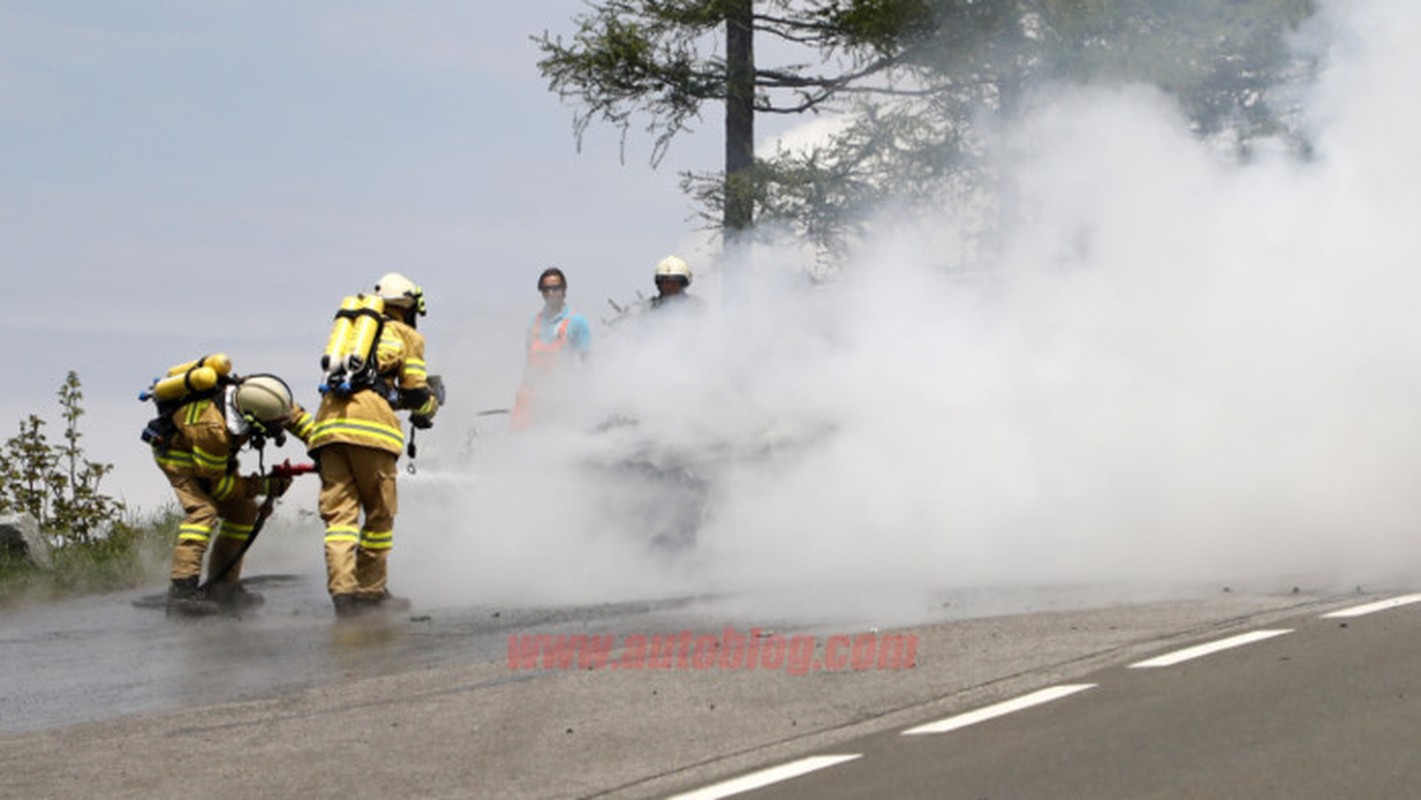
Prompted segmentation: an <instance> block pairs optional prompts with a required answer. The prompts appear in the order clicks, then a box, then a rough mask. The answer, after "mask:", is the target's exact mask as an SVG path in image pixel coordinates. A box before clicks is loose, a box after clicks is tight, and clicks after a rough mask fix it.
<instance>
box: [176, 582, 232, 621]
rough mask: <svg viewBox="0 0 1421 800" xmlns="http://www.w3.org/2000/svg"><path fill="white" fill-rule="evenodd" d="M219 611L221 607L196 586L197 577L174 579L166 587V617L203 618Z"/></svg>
mask: <svg viewBox="0 0 1421 800" xmlns="http://www.w3.org/2000/svg"><path fill="white" fill-rule="evenodd" d="M218 611H221V607H220V606H218V605H217V604H216V603H214V602H212V600H211V599H210V598H209V597H208V596H207V593H206V592H204V591H202V589H201V588H200V587H199V586H198V585H197V576H196V575H193V576H190V577H187V578H174V579H173V583H172V585H171V586H169V587H168V607H167V612H168V616H170V617H172V616H183V617H205V616H208V615H211V614H216V613H217V612H218Z"/></svg>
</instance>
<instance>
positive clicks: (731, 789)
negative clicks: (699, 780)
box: [668, 753, 863, 800]
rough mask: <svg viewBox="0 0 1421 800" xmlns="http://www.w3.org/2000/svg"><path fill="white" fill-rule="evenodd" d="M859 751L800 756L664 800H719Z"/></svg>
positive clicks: (831, 763)
mask: <svg viewBox="0 0 1421 800" xmlns="http://www.w3.org/2000/svg"><path fill="white" fill-rule="evenodd" d="M862 756H863V754H862V753H851V754H848V755H839V756H812V757H810V758H801V759H800V760H798V761H791V762H789V763H788V764H781V765H779V766H778V767H770V768H769V769H762V770H760V771H759V772H752V773H750V774H749V775H741V776H740V777H738V778H733V779H731V780H728V781H723V782H721V783H717V784H714V785H712V786H707V787H705V788H703V789H696V790H695V791H693V792H686V793H685V794H678V795H676V796H674V797H671V798H668V800H719V798H722V797H730V796H731V795H737V794H740V793H741V792H748V791H750V790H751V789H760V788H763V787H766V786H769V785H770V784H772V783H779V782H780V781H787V780H789V779H790V778H798V777H799V776H800V775H806V774H808V773H810V772H814V771H816V770H821V769H824V768H825V767H832V766H834V765H835V764H842V763H843V762H845V761H853V760H854V759H856V758H861V757H862Z"/></svg>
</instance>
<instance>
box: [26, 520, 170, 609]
mask: <svg viewBox="0 0 1421 800" xmlns="http://www.w3.org/2000/svg"><path fill="white" fill-rule="evenodd" d="M181 520H182V512H181V511H179V510H178V509H177V508H176V507H168V508H163V509H160V510H158V511H156V512H152V513H150V514H149V515H148V516H146V517H144V518H141V519H133V518H125V519H124V520H123V521H121V522H117V523H115V524H114V525H113V527H112V528H111V529H110V532H109V535H108V536H106V537H104V538H102V539H96V540H93V541H88V542H78V543H68V544H65V545H63V546H61V547H58V548H56V549H55V550H54V551H53V552H52V553H51V556H50V558H51V562H52V563H51V566H50V567H48V568H40V567H37V566H35V565H34V564H33V563H32V562H31V561H29V560H27V559H15V558H12V557H10V556H8V555H6V554H4V553H0V605H6V604H14V603H20V602H26V601H45V600H53V599H59V598H64V597H71V596H74V595H79V594H85V593H90V592H106V591H114V590H118V589H131V588H133V587H135V586H141V585H143V584H147V583H151V582H152V581H153V580H154V579H155V578H157V577H160V576H162V575H163V574H165V573H166V569H167V564H168V559H169V557H170V554H171V552H172V548H173V542H174V541H175V540H176V539H177V530H178V523H179V522H181Z"/></svg>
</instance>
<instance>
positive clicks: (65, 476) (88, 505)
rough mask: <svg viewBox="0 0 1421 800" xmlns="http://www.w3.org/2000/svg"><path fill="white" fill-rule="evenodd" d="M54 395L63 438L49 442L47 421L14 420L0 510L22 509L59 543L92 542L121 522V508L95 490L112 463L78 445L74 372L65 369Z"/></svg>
mask: <svg viewBox="0 0 1421 800" xmlns="http://www.w3.org/2000/svg"><path fill="white" fill-rule="evenodd" d="M58 394H59V405H60V408H61V409H62V416H63V418H64V432H63V439H64V443H63V444H53V443H51V442H50V441H49V439H48V437H47V436H46V435H45V432H44V426H45V425H46V424H48V423H46V422H45V421H44V420H43V419H41V418H40V417H39V416H38V415H35V414H31V415H29V416H28V417H27V418H25V419H24V420H22V421H21V422H20V430H19V433H18V434H16V435H15V436H12V437H11V438H10V439H9V440H7V441H6V442H5V444H4V448H3V461H0V513H4V512H12V511H23V512H28V513H29V514H30V515H31V516H33V517H34V518H35V520H36V521H37V522H38V523H39V527H40V530H41V531H42V532H43V533H44V534H45V535H46V536H47V537H48V538H49V539H50V540H51V541H52V542H55V543H56V544H58V545H59V546H61V547H62V546H64V545H87V544H94V543H96V542H98V541H100V540H101V539H103V538H104V535H105V534H108V533H109V532H110V530H111V529H114V528H115V527H116V526H118V525H119V524H120V523H121V521H122V518H123V515H124V513H125V511H126V509H125V508H124V505H123V503H121V502H119V501H117V500H115V499H113V498H112V497H109V496H108V495H105V494H103V493H102V492H101V491H100V490H99V484H100V483H101V482H102V481H103V479H104V476H106V475H108V474H109V472H111V471H112V470H113V466H112V465H110V464H100V463H96V462H93V461H89V460H88V459H86V458H85V457H84V451H83V448H81V447H80V445H79V439H80V438H81V437H82V436H83V434H82V433H81V432H80V431H79V418H80V417H82V416H83V415H84V408H83V406H82V401H83V399H84V393H83V391H82V390H81V387H80V383H79V376H78V374H77V373H75V372H73V371H70V372H69V374H68V376H67V377H66V378H65V381H64V385H63V386H61V387H60V388H59V392H58Z"/></svg>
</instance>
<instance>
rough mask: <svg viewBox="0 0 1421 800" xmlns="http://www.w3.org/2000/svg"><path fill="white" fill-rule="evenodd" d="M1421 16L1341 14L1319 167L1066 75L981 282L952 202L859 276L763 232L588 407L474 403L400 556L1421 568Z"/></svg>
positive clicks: (628, 580) (943, 584) (602, 354)
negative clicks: (804, 270) (1008, 229)
mask: <svg viewBox="0 0 1421 800" xmlns="http://www.w3.org/2000/svg"><path fill="white" fill-rule="evenodd" d="M1418 35H1421V11H1418V10H1417V9H1416V8H1415V7H1414V5H1412V4H1409V3H1408V2H1405V0H1368V1H1367V2H1349V3H1341V2H1336V3H1331V4H1325V5H1324V8H1323V11H1322V12H1321V13H1320V14H1319V16H1318V18H1317V19H1315V20H1314V21H1312V22H1310V23H1309V25H1308V27H1307V29H1306V30H1305V31H1304V32H1303V34H1302V35H1301V36H1300V37H1299V40H1298V46H1300V47H1311V48H1317V50H1318V53H1319V55H1321V56H1322V57H1323V58H1324V59H1325V64H1326V66H1325V71H1324V73H1323V75H1322V77H1321V80H1320V82H1319V83H1318V84H1317V85H1316V86H1313V87H1309V88H1308V89H1307V94H1306V97H1305V104H1304V109H1305V113H1306V115H1307V119H1308V122H1309V125H1310V126H1311V135H1312V137H1313V140H1314V142H1315V143H1316V151H1315V158H1314V159H1312V160H1310V161H1308V162H1302V161H1299V160H1297V159H1295V158H1292V157H1290V156H1288V155H1286V154H1284V153H1283V152H1282V151H1281V148H1279V150H1278V151H1277V152H1270V151H1269V150H1268V149H1267V148H1264V149H1263V150H1262V151H1261V152H1260V154H1259V155H1258V157H1257V158H1255V159H1254V160H1252V161H1250V162H1249V163H1247V164H1240V163H1237V162H1236V161H1235V160H1233V159H1232V158H1231V157H1230V156H1229V155H1228V154H1226V153H1222V152H1220V151H1219V150H1218V149H1217V148H1216V147H1214V146H1211V145H1210V144H1207V143H1204V142H1200V141H1199V140H1198V139H1196V138H1194V137H1192V136H1190V134H1189V133H1188V130H1187V126H1186V123H1185V121H1184V120H1183V118H1182V117H1181V116H1180V115H1179V114H1178V113H1177V111H1176V110H1175V109H1174V108H1173V107H1172V106H1171V104H1170V102H1169V100H1168V99H1167V98H1166V97H1164V96H1163V95H1161V94H1159V93H1157V92H1154V91H1153V90H1150V89H1147V88H1143V87H1111V88H1100V87H1060V88H1058V89H1056V90H1055V91H1054V92H1053V93H1051V94H1050V96H1043V97H1041V98H1040V99H1039V102H1037V103H1035V104H1033V109H1034V110H1033V111H1032V112H1031V113H1030V114H1028V115H1026V116H1025V117H1023V118H1022V119H1021V120H1019V121H1018V122H1017V123H1016V124H1014V125H1013V126H1012V127H1011V128H1010V129H1009V130H1003V131H1001V132H1000V135H999V136H998V137H997V141H998V142H999V144H1000V147H999V152H998V153H997V157H999V158H1000V159H1001V163H1002V164H1003V166H1004V167H1005V169H1006V170H1007V171H1008V172H1009V174H1010V175H1012V176H1013V178H1014V182H1015V194H1016V196H1017V199H1018V202H1019V206H1020V207H1019V211H1020V212H1021V219H1022V220H1023V222H1022V223H1021V224H1020V225H1019V227H1017V228H1016V230H1015V233H1014V234H1013V235H1012V237H1011V238H1010V240H1009V241H1008V242H1006V243H1005V246H1004V247H1003V249H1002V250H1001V252H1000V253H999V254H998V255H997V256H995V257H994V258H993V260H992V262H991V263H989V264H984V265H983V267H984V269H982V270H980V271H975V272H973V273H971V274H969V275H962V274H951V273H949V272H947V271H944V270H943V269H942V268H941V264H942V263H943V262H944V261H945V260H946V259H945V258H944V256H943V252H944V248H946V247H948V246H949V245H947V244H944V242H950V241H953V240H954V229H955V220H956V219H959V218H960V217H961V214H960V210H959V209H952V208H944V209H942V213H941V215H940V217H938V218H936V219H928V220H925V221H921V224H914V225H909V224H904V223H903V222H902V221H901V220H898V221H897V222H896V223H895V224H892V225H889V224H888V223H887V222H886V221H885V223H884V225H883V226H882V228H883V229H884V230H885V234H884V236H883V237H882V238H881V239H880V240H878V241H876V242H875V243H874V244H873V246H871V247H868V248H866V249H865V250H864V254H863V255H862V257H861V258H860V259H859V263H857V264H855V265H854V266H853V268H852V269H851V270H849V271H848V272H847V274H846V277H844V278H843V279H841V280H838V281H835V282H833V283H831V284H829V285H826V286H822V287H818V288H814V289H809V288H807V287H806V286H805V285H804V284H803V282H802V281H800V280H798V279H797V278H795V277H794V276H795V275H796V272H795V270H794V269H793V264H794V263H795V259H794V256H793V255H792V254H788V253H776V252H768V251H765V250H763V249H762V250H757V251H756V252H755V253H753V254H752V255H751V257H750V259H749V261H748V262H747V263H725V264H722V265H720V266H719V268H718V269H717V270H714V271H713V272H712V274H705V275H701V274H698V276H697V280H696V282H695V284H694V285H693V287H692V292H693V293H698V294H701V295H702V296H704V297H706V298H708V299H709V300H710V301H711V302H710V304H709V305H710V308H709V309H708V310H707V311H706V313H704V314H701V315H680V316H681V318H674V319H661V318H659V317H662V316H664V315H663V314H662V313H661V312H656V313H655V314H652V315H649V316H647V317H644V318H640V319H632V320H628V321H625V322H623V323H621V324H619V325H617V326H615V327H612V328H600V329H598V330H597V340H596V342H595V353H594V356H593V358H592V360H591V361H590V363H589V364H587V365H586V367H585V369H582V370H578V371H576V372H575V373H574V374H572V375H570V376H569V377H568V378H567V381H568V384H569V388H568V392H570V394H571V397H572V398H573V402H571V403H569V404H568V406H569V407H568V408H566V409H564V411H565V413H563V414H562V415H560V416H558V417H557V418H555V419H549V420H546V421H545V422H544V423H543V424H542V425H539V426H538V427H537V428H535V429H534V430H531V431H528V432H525V433H520V434H511V433H508V432H506V431H505V430H503V429H504V428H505V427H506V426H505V424H504V421H503V420H502V418H499V417H485V418H478V419H475V418H474V417H473V416H472V412H471V410H468V409H465V410H463V411H460V412H454V409H453V408H451V409H450V412H451V414H450V416H451V417H452V418H453V419H452V420H450V419H446V420H444V421H443V422H442V425H444V426H446V427H448V426H451V424H452V425H454V426H457V425H464V426H467V427H469V428H476V429H477V431H478V434H479V435H478V436H476V437H474V438H472V439H470V441H469V443H468V444H469V447H467V448H462V449H461V450H460V452H459V453H457V454H455V453H452V452H450V451H452V450H454V449H455V448H454V447H451V446H448V443H447V441H446V442H445V443H444V444H442V445H441V448H440V450H439V453H438V455H437V456H436V457H434V458H433V459H431V460H430V461H429V463H428V464H424V465H422V471H421V473H420V475H419V476H418V477H417V478H415V479H411V480H405V481H404V482H403V483H402V493H403V494H402V504H403V508H402V512H401V516H400V529H401V532H402V534H401V546H400V548H399V550H397V553H396V555H395V557H394V558H395V560H394V562H393V565H392V570H393V571H394V574H395V575H403V576H405V577H406V579H410V577H411V576H419V577H418V581H419V583H418V585H417V586H416V587H413V588H412V590H411V591H412V592H413V593H415V594H416V595H419V594H421V593H423V594H425V595H427V596H428V599H430V600H433V601H436V602H450V603H472V602H493V601H513V600H516V601H525V602H559V601H573V600H576V601H589V600H613V599H623V598H627V597H635V596H647V595H659V594H667V593H675V594H698V593H724V592H752V593H753V592H760V593H776V592H785V593H789V594H794V593H798V594H799V596H800V597H801V598H809V599H808V600H806V601H805V602H806V603H807V604H808V605H812V606H814V607H817V608H822V609H828V608H838V609H853V608H857V607H860V606H861V605H863V604H868V603H871V602H873V600H874V599H875V598H881V597H893V596H899V595H902V594H904V593H914V592H920V593H924V594H927V593H932V592H935V591H943V590H950V589H952V588H954V587H966V586H994V585H1001V586H1045V585H1065V584H1073V585H1088V586H1110V585H1120V586H1125V585H1134V586H1140V585H1144V586H1156V587H1161V588H1163V587H1168V586H1177V585H1185V584H1193V583H1205V584H1213V585H1216V586H1217V585H1221V584H1230V585H1239V584H1241V583H1248V582H1250V581H1252V582H1257V583H1259V584H1260V585H1263V586H1275V587H1280V588H1281V587H1286V586H1287V585H1289V583H1290V582H1297V581H1309V582H1310V583H1309V585H1329V586H1330V585H1346V584H1350V583H1351V582H1366V583H1371V584H1376V583H1390V582H1404V581H1407V580H1414V579H1415V578H1416V577H1417V572H1418V570H1421V537H1418V536H1417V531H1418V528H1421V499H1418V496H1419V495H1418V493H1416V492H1415V491H1413V490H1412V486H1411V484H1412V483H1413V482H1414V480H1415V479H1416V476H1418V475H1421V425H1418V423H1417V422H1416V418H1417V412H1416V410H1415V409H1416V398H1417V397H1418V396H1421V327H1419V326H1417V325H1416V324H1415V322H1414V320H1415V314H1416V299H1417V298H1418V297H1421V291H1418V290H1421V271H1418V270H1417V269H1416V264H1415V254H1416V253H1417V252H1418V244H1421V242H1418V237H1421V234H1418V233H1417V230H1418V226H1417V225H1416V220H1417V219H1418V218H1419V217H1421V193H1418V190H1417V188H1416V187H1418V186H1421V157H1418V156H1417V154H1416V148H1415V142H1417V141H1421V112H1418V111H1417V110H1416V108H1415V107H1414V104H1413V103H1411V102H1409V100H1410V99H1411V95H1412V93H1413V89H1412V82H1413V80H1414V77H1415V76H1416V75H1421V51H1418V50H1417V49H1416V48H1415V47H1414V42H1415V41H1416V39H1417V37H1418ZM695 266H697V267H698V268H703V267H706V266H707V265H705V264H697V265H695ZM702 271H703V272H704V271H705V270H704V269H702ZM570 274H571V277H572V280H573V281H574V283H575V282H576V280H577V276H576V274H575V272H571V273H570ZM648 283H649V281H648ZM531 310H532V309H530V312H531ZM459 414H463V415H464V416H462V417H460V416H458V415H459ZM687 507H690V508H693V509H695V510H696V513H695V514H692V515H691V523H687V522H686V520H687V519H688V518H687V517H683V516H678V514H680V513H681V512H680V511H678V509H680V510H684V509H685V508H687ZM678 526H679V527H693V528H695V532H694V546H692V547H678V546H677V542H676V541H675V539H676V536H675V534H674V533H671V534H668V533H667V531H675V530H676V529H678ZM658 535H661V536H662V541H661V542H660V544H658V543H656V542H654V541H653V540H654V539H655V538H656V537H657V536H658ZM668 537H669V538H668ZM1344 582H1345V583H1344Z"/></svg>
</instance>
